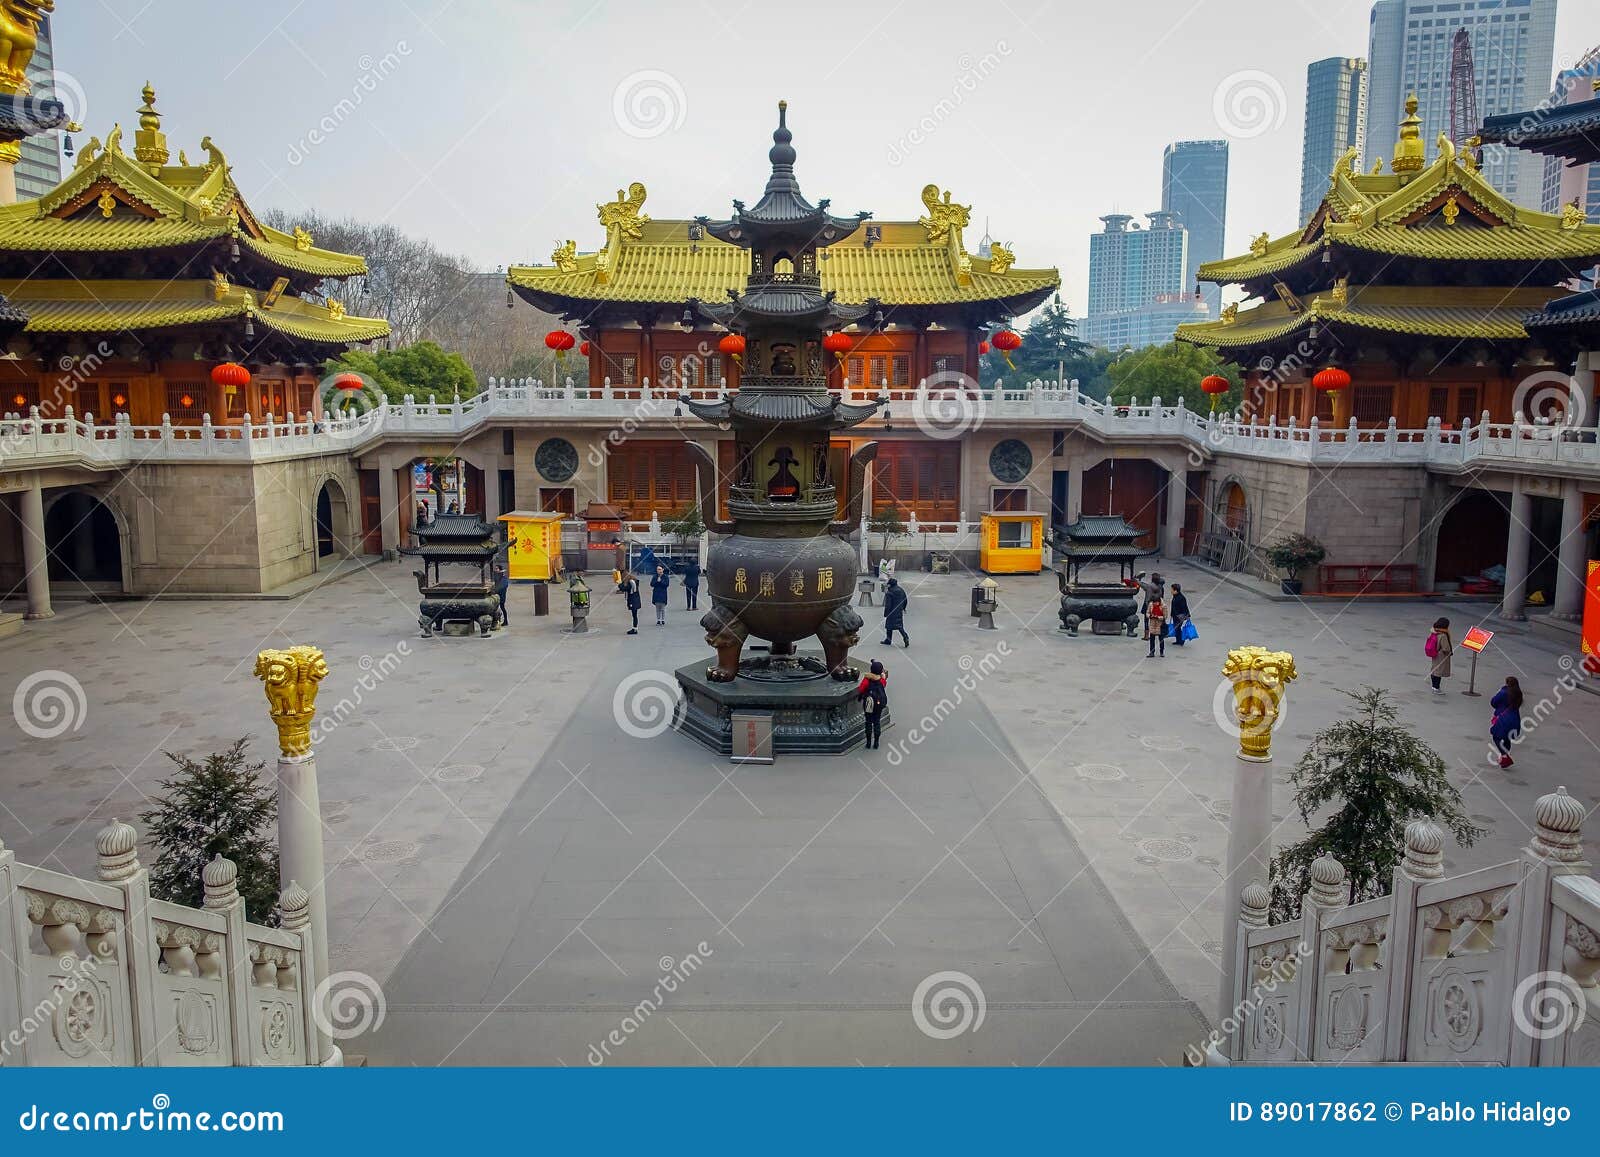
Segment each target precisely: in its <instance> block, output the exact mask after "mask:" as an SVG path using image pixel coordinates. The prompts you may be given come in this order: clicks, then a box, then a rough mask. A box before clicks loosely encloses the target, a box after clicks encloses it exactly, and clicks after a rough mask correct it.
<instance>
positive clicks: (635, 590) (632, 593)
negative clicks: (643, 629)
mask: <svg viewBox="0 0 1600 1157" xmlns="http://www.w3.org/2000/svg"><path fill="white" fill-rule="evenodd" d="M617 589H618V590H619V591H621V592H622V593H623V595H624V597H625V598H626V601H627V606H628V613H629V614H630V615H632V616H633V626H631V627H629V628H628V634H630V635H637V634H638V633H639V608H640V607H641V606H643V605H644V600H642V599H641V598H640V597H639V580H638V579H637V578H635V577H634V575H633V573H632V572H631V571H630V572H629V573H627V574H625V575H623V576H622V581H621V582H619V583H618V584H617Z"/></svg>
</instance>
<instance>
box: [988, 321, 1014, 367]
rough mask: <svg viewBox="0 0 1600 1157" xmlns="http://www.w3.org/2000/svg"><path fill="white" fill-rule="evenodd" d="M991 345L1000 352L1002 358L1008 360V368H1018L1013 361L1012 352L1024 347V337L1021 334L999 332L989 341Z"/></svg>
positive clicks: (1010, 331)
mask: <svg viewBox="0 0 1600 1157" xmlns="http://www.w3.org/2000/svg"><path fill="white" fill-rule="evenodd" d="M989 344H990V345H992V346H994V348H995V349H997V350H999V351H1000V356H1001V357H1003V358H1005V359H1006V365H1007V366H1009V367H1010V368H1011V369H1013V370H1014V369H1016V368H1017V367H1016V366H1015V365H1014V364H1013V363H1012V361H1011V351H1012V350H1014V349H1017V348H1019V347H1020V346H1021V345H1022V337H1021V336H1020V335H1019V334H1017V333H1015V332H1013V331H1012V330H1009V329H1002V330H998V331H996V332H995V334H994V336H993V337H991V338H990V339H989Z"/></svg>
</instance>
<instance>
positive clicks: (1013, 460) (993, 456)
mask: <svg viewBox="0 0 1600 1157" xmlns="http://www.w3.org/2000/svg"><path fill="white" fill-rule="evenodd" d="M1032 469H1033V451H1032V450H1030V449H1028V444H1027V443H1026V442H1023V441H1021V440H1020V439H1017V438H1007V439H1006V440H1005V441H1003V442H997V443H995V447H994V449H993V450H991V451H989V473H991V474H993V475H994V476H995V477H996V478H998V479H999V480H1000V481H1002V482H1021V481H1022V480H1023V479H1024V478H1026V477H1027V476H1028V472H1029V471H1030V470H1032Z"/></svg>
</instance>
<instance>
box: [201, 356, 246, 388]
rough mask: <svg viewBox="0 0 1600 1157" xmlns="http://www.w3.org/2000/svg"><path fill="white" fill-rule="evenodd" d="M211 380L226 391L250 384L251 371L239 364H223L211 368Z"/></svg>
mask: <svg viewBox="0 0 1600 1157" xmlns="http://www.w3.org/2000/svg"><path fill="white" fill-rule="evenodd" d="M211 380H212V381H213V382H215V383H216V384H217V385H219V386H221V387H223V389H226V390H236V389H238V388H239V387H240V386H248V385H249V384H250V371H249V370H247V369H245V368H244V367H243V366H241V365H240V364H239V363H238V362H221V363H219V364H218V365H215V366H212V367H211Z"/></svg>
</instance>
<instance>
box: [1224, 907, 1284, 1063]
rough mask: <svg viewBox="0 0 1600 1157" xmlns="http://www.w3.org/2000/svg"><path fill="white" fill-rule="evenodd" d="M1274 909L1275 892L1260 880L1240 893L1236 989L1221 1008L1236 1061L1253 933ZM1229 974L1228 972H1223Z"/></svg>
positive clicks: (1235, 938)
mask: <svg viewBox="0 0 1600 1157" xmlns="http://www.w3.org/2000/svg"><path fill="white" fill-rule="evenodd" d="M1271 907H1272V890H1271V889H1270V888H1268V887H1267V886H1266V885H1265V884H1263V883H1262V882H1261V881H1260V880H1251V881H1250V882H1249V883H1248V884H1246V885H1245V886H1244V887H1243V888H1241V889H1240V890H1239V908H1238V912H1237V924H1236V926H1235V928H1234V933H1233V939H1232V940H1231V941H1224V943H1227V944H1231V945H1232V947H1233V970H1232V975H1233V977H1234V978H1235V979H1234V981H1233V988H1232V990H1231V992H1230V994H1229V995H1228V997H1227V998H1226V1002H1225V1003H1224V1006H1223V1009H1222V1019H1221V1020H1220V1021H1218V1023H1219V1024H1221V1025H1232V1029H1231V1030H1230V1031H1229V1033H1228V1037H1227V1046H1228V1048H1227V1056H1228V1059H1229V1060H1230V1061H1237V1060H1239V1059H1241V1058H1242V1057H1243V1056H1244V1016H1243V1009H1244V1005H1245V995H1246V990H1247V989H1248V988H1249V987H1250V946H1249V943H1248V941H1249V939H1250V933H1252V932H1254V931H1255V930H1256V929H1257V928H1265V927H1266V926H1267V913H1268V910H1269V909H1270V908H1271ZM1224 971H1225V972H1226V971H1227V969H1224Z"/></svg>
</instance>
